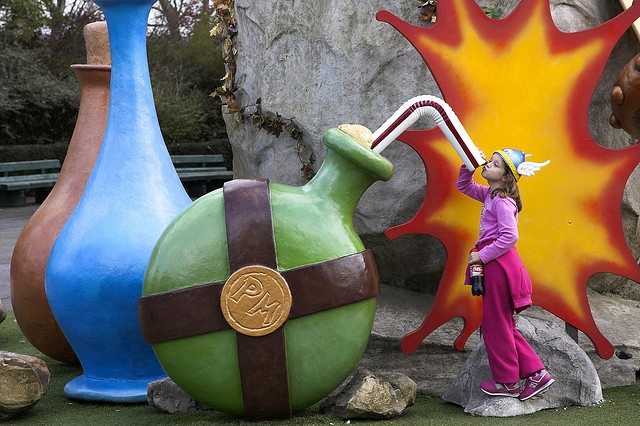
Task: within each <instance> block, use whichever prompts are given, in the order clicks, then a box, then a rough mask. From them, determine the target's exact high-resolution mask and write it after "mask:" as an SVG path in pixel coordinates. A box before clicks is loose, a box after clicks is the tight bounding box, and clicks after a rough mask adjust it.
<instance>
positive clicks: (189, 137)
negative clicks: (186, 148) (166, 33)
mask: <svg viewBox="0 0 640 426" xmlns="http://www.w3.org/2000/svg"><path fill="white" fill-rule="evenodd" d="M207 41H208V43H207ZM148 50H149V69H150V71H149V72H150V74H151V84H152V87H153V92H154V99H155V103H156V110H157V113H158V120H159V122H160V128H161V130H162V134H163V136H164V139H165V142H166V143H167V144H168V145H171V144H185V143H191V142H197V141H207V140H211V139H213V138H220V137H224V136H225V134H226V133H225V125H224V120H223V119H222V112H221V105H220V102H219V101H217V100H215V99H213V98H211V97H210V96H208V93H209V90H210V88H211V87H212V86H214V85H215V84H216V82H217V80H219V79H220V77H221V75H220V74H217V75H216V73H220V72H223V69H224V67H223V65H222V61H221V59H220V56H219V51H220V50H219V48H217V49H216V47H215V46H214V44H213V40H211V39H210V38H209V39H206V40H201V39H199V38H198V37H197V36H194V37H193V38H191V39H189V40H180V41H176V42H167V40H166V39H160V38H152V39H151V40H149V48H148ZM216 52H217V54H216ZM216 59H217V61H216Z"/></svg>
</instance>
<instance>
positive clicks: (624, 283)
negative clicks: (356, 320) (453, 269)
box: [226, 0, 640, 300]
mask: <svg viewBox="0 0 640 426" xmlns="http://www.w3.org/2000/svg"><path fill="white" fill-rule="evenodd" d="M477 3H479V4H480V5H481V6H489V7H497V8H500V9H502V11H503V16H505V15H507V14H508V13H510V12H511V11H512V10H513V9H514V7H515V6H516V5H517V3H518V0H478V1H477ZM235 5H236V18H237V22H238V25H237V28H238V34H237V36H236V37H235V47H236V48H237V51H238V55H237V59H236V65H237V72H236V79H235V84H236V86H237V88H238V91H237V92H236V98H237V100H238V102H239V104H240V105H244V106H246V105H252V104H255V102H256V100H257V99H258V98H261V99H262V108H263V111H264V112H265V113H267V114H275V113H278V114H280V115H282V116H283V117H288V118H294V120H295V122H296V123H297V124H298V125H299V126H300V128H301V129H302V131H303V138H302V142H303V144H304V145H305V146H306V147H307V149H305V151H304V152H303V153H302V154H303V156H305V157H306V158H308V157H309V155H310V154H311V153H313V154H314V155H315V157H316V159H317V160H316V166H317V165H319V164H321V162H322V160H323V159H324V156H325V153H326V148H325V146H324V144H323V143H322V136H323V134H324V132H325V131H326V130H327V129H329V128H332V127H337V126H338V125H340V124H342V123H357V124H362V125H364V126H367V127H369V128H370V129H372V130H375V129H376V128H377V127H378V126H380V125H381V124H382V123H383V122H384V121H385V120H386V119H387V118H388V117H389V116H390V115H391V114H392V113H393V112H394V111H395V110H396V109H397V108H398V107H399V106H400V105H402V104H403V103H404V102H405V101H406V100H408V99H410V98H412V97H414V96H417V95H422V94H430V95H435V96H441V94H440V90H439V88H438V86H437V84H436V82H435V81H434V79H433V77H432V75H431V74H430V72H429V70H428V68H427V66H426V64H425V63H424V61H423V59H422V58H421V57H420V56H419V54H418V52H417V51H416V50H415V49H414V48H413V46H411V45H410V43H409V42H408V41H407V40H406V39H405V38H404V37H403V36H402V35H400V34H399V33H398V32H397V31H396V30H395V29H393V28H392V27H391V26H390V25H388V24H386V23H382V22H378V21H377V20H376V19H375V14H376V12H377V11H378V10H381V9H386V10H389V11H390V12H392V13H394V14H395V15H397V16H399V17H400V18H401V19H403V20H405V21H407V22H409V23H412V24H415V25H422V26H425V25H429V24H426V23H425V22H423V21H420V13H419V10H418V8H417V7H416V3H414V2H407V1H392V2H389V1H381V0H373V1H367V2H344V1H340V0H327V1H323V2H313V1H304V0H303V1H300V2H291V0H265V1H260V2H256V1H251V0H236V1H235ZM551 8H552V15H553V18H554V21H555V23H556V25H557V26H558V27H559V28H560V29H561V30H562V31H565V32H572V31H578V30H583V29H587V28H591V27H594V26H596V25H598V24H600V23H603V22H605V21H607V20H608V19H610V18H611V17H613V16H615V15H617V14H618V13H620V12H621V11H622V8H621V6H620V3H619V2H618V0H606V1H602V0H574V1H571V2H566V1H560V0H551ZM638 51H640V44H639V43H638V39H637V38H636V36H635V35H634V34H633V32H632V31H631V30H629V31H628V32H627V33H626V34H625V35H624V36H623V37H622V38H621V40H620V42H619V43H618V45H617V46H616V48H615V49H614V50H613V52H612V54H611V57H610V59H609V62H608V64H607V66H606V69H605V70H604V73H603V75H602V77H601V79H600V82H599V84H598V86H597V88H596V91H595V94H594V96H593V98H592V102H591V106H590V111H589V123H590V128H591V133H592V135H593V138H594V139H595V140H596V141H597V142H598V143H600V144H602V145H604V146H607V147H623V146H627V145H629V144H630V143H632V142H634V140H633V138H631V137H630V136H628V135H626V134H625V133H624V132H622V131H620V130H615V129H613V128H611V126H610V125H609V122H608V116H609V113H610V107H609V92H610V90H611V86H612V84H613V81H614V80H615V78H616V77H617V75H618V73H619V72H620V71H621V70H622V68H623V67H624V65H625V64H626V63H627V62H628V61H629V60H630V59H631V58H632V57H633V56H635V54H636V53H637V52H638ZM226 119H227V132H228V134H229V138H230V140H231V144H232V146H233V153H234V164H233V169H234V173H235V176H236V177H237V178H253V177H265V178H269V179H271V180H272V181H273V182H278V183H284V184H289V185H295V186H300V185H302V184H304V183H305V182H306V181H305V179H304V178H303V177H302V174H301V172H300V167H301V164H300V162H299V159H298V154H297V152H296V151H295V149H294V148H295V147H296V143H295V141H294V140H293V139H291V138H290V137H289V136H287V135H285V134H282V135H281V136H280V137H279V138H275V137H274V136H273V135H269V134H267V133H266V132H265V131H263V130H258V129H257V128H256V127H254V126H253V125H252V124H251V123H250V120H246V122H245V123H243V124H240V125H238V124H237V123H236V122H235V121H234V120H233V117H231V116H227V117H226ZM418 124H419V125H420V126H421V127H431V126H433V123H428V122H426V123H421V122H420V123H418ZM384 155H385V156H386V157H387V158H388V159H389V160H390V161H391V162H393V164H394V165H395V170H396V171H395V174H394V176H393V177H392V178H391V180H389V181H388V182H385V183H380V182H379V183H376V184H374V185H373V186H372V187H371V188H370V189H369V190H368V191H367V192H366V193H365V195H364V197H363V198H362V199H361V201H360V203H359V205H358V209H357V211H356V214H355V217H354V224H355V227H356V231H357V232H358V234H359V235H360V236H361V238H362V240H363V242H364V243H365V245H366V246H367V248H370V249H372V250H373V252H374V255H375V258H376V263H377V265H378V268H379V272H380V277H381V281H382V282H383V283H385V284H389V285H394V286H399V287H404V288H409V289H416V290H420V291H426V292H434V291H435V289H436V287H437V285H438V282H439V279H440V276H441V274H442V270H443V268H444V263H445V259H446V253H445V251H444V249H443V247H442V245H441V244H440V242H439V241H437V240H436V239H435V238H432V237H430V236H428V235H410V236H405V237H402V238H399V239H397V240H394V241H389V240H388V239H387V238H386V237H385V236H384V235H383V232H384V231H385V230H386V229H387V228H389V227H391V226H395V225H399V224H402V223H405V222H406V221H408V220H409V219H411V218H412V217H413V215H414V214H415V212H416V210H417V209H418V207H419V206H420V205H421V203H422V201H423V199H424V194H425V183H426V177H425V171H424V167H423V164H422V161H421V159H420V158H419V157H418V155H417V154H416V153H415V152H414V151H413V150H412V149H411V148H409V147H408V146H406V145H404V144H402V143H393V144H391V146H389V147H388V148H387V149H386V150H385V151H384ZM639 179H640V176H638V172H637V171H636V172H635V173H634V174H633V175H632V176H631V178H630V180H629V183H628V185H627V190H626V193H625V197H624V203H623V206H622V216H623V226H624V229H625V233H626V235H627V239H628V243H629V246H630V248H631V251H632V253H633V255H634V257H636V258H638V257H640V239H638V238H637V235H638V218H639V217H640V193H639V192H640V185H638V183H640V182H638V180H639ZM589 285H590V286H592V287H593V288H595V289H597V290H599V291H604V292H615V293H617V294H621V295H626V296H629V297H631V296H632V297H637V298H638V300H640V286H638V285H637V284H636V283H632V282H628V280H626V279H624V278H621V277H618V276H615V275H613V274H598V275H597V276H595V277H593V278H592V279H591V280H590V283H589Z"/></svg>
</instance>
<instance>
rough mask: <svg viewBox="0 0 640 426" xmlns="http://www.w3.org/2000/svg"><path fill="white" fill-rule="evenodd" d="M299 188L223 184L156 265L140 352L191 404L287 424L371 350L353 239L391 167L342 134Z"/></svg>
mask: <svg viewBox="0 0 640 426" xmlns="http://www.w3.org/2000/svg"><path fill="white" fill-rule="evenodd" d="M324 142H325V144H326V145H327V146H328V147H329V149H328V153H327V156H326V159H325V161H324V163H323V165H322V167H321V168H320V170H319V171H318V173H317V175H316V176H315V177H314V178H313V179H312V180H311V181H309V182H308V183H307V184H306V185H304V186H302V187H291V186H286V185H281V184H276V183H269V182H268V181H266V180H259V179H258V180H248V179H247V180H244V179H237V180H234V181H231V182H227V183H226V184H225V186H224V188H222V189H219V190H216V191H214V192H212V193H210V194H208V195H205V196H204V197H202V198H200V199H199V200H197V201H196V202H194V203H193V204H192V205H191V206H189V207H188V208H186V209H185V210H184V211H183V212H182V213H181V214H180V215H179V216H178V217H177V218H176V219H175V220H174V221H173V222H172V223H171V224H170V225H169V226H168V228H167V229H166V230H165V232H164V233H163V235H162V236H161V238H160V239H159V241H158V243H157V244H156V247H155V249H154V251H153V254H152V256H151V260H150V263H149V266H148V269H147V273H146V276H145V280H144V287H143V297H142V298H140V299H139V304H138V307H139V314H140V323H141V328H142V332H143V335H144V338H145V340H146V341H147V342H148V343H151V345H152V347H153V350H154V352H155V354H156V356H157V357H158V359H159V361H160V363H161V364H162V366H163V367H164V369H165V371H166V372H167V374H168V375H169V376H170V377H171V378H172V379H173V380H174V381H175V382H176V384H178V385H179V386H180V387H181V388H183V389H184V390H185V391H186V392H188V393H189V394H190V395H191V396H192V397H194V398H195V399H197V400H198V401H200V402H203V403H205V404H207V405H209V406H211V407H213V408H215V409H217V410H220V411H223V412H227V413H230V414H234V415H237V416H243V417H247V418H278V417H279V418H283V417H285V418H286V417H289V416H291V413H292V412H295V411H298V410H301V409H303V408H306V407H308V406H310V405H312V404H314V403H315V402H317V401H319V400H320V399H322V398H323V397H325V396H326V395H327V394H329V393H330V392H331V391H332V390H333V389H335V388H336V387H337V386H338V385H339V384H340V383H341V382H342V381H343V380H344V379H345V378H346V377H347V376H348V375H349V373H350V372H351V371H352V369H353V368H354V367H355V365H356V364H357V362H358V360H359V359H360V356H361V355H362V353H363V351H364V349H365V346H366V344H367V342H368V339H369V334H370V332H371V327H372V325H373V318H374V314H375V308H376V299H375V296H376V295H377V294H378V292H379V282H378V274H377V270H376V267H375V263H374V260H373V257H372V255H371V252H370V251H368V250H365V248H364V246H363V244H362V242H361V240H360V238H359V237H358V235H357V234H356V232H355V230H354V228H353V213H354V211H355V208H356V205H357V203H358V201H359V200H360V197H361V196H362V194H363V193H364V192H365V191H366V190H367V188H368V187H369V186H370V185H371V184H373V183H374V182H375V181H377V180H385V181H386V180H388V179H389V178H390V177H391V175H392V173H393V165H392V164H391V163H390V162H389V161H388V160H387V159H386V158H384V157H382V156H381V155H379V154H378V153H376V152H374V151H372V150H371V149H370V148H369V147H367V146H365V145H363V144H361V143H359V142H358V141H356V140H355V139H354V138H352V137H351V136H349V135H348V134H347V133H345V132H343V131H342V130H339V129H330V130H329V131H327V132H326V134H325V135H324Z"/></svg>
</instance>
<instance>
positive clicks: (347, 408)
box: [320, 369, 417, 420]
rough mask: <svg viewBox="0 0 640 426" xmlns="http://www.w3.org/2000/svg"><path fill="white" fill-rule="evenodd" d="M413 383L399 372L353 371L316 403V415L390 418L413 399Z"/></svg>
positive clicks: (414, 389)
mask: <svg viewBox="0 0 640 426" xmlns="http://www.w3.org/2000/svg"><path fill="white" fill-rule="evenodd" d="M416 388H417V386H416V383H415V382H414V381H413V380H411V379H410V378H409V377H407V376H405V375H404V374H402V373H380V374H379V377H377V376H376V375H374V374H373V373H371V372H370V371H368V370H364V369H363V370H357V371H356V372H355V373H354V374H353V375H352V376H351V378H349V379H347V380H345V382H344V383H343V384H342V385H340V386H339V387H338V388H337V389H336V390H335V391H333V392H332V393H331V394H330V395H329V396H327V398H325V399H324V400H323V401H322V402H321V403H320V412H321V413H325V414H331V415H334V416H336V417H340V418H342V419H343V420H346V419H391V418H394V417H398V416H399V415H400V414H402V412H403V411H404V409H405V408H407V407H409V406H411V405H413V404H414V403H415V400H416Z"/></svg>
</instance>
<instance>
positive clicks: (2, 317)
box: [0, 300, 7, 324]
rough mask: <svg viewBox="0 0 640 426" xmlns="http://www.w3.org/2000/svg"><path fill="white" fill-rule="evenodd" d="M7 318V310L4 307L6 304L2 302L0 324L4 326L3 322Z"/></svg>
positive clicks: (0, 304) (0, 303)
mask: <svg viewBox="0 0 640 426" xmlns="http://www.w3.org/2000/svg"><path fill="white" fill-rule="evenodd" d="M6 318H7V308H6V307H5V306H4V303H2V300H0V324H2V321H4V320H5V319H6Z"/></svg>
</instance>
